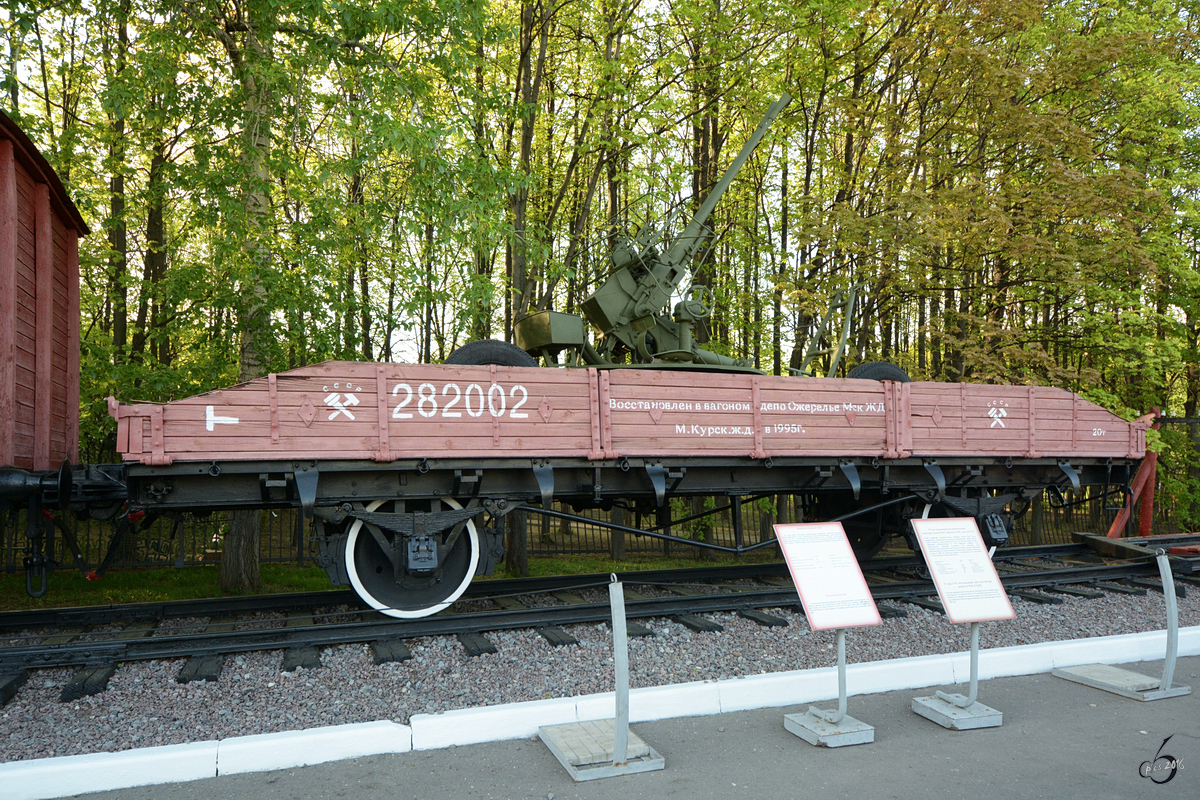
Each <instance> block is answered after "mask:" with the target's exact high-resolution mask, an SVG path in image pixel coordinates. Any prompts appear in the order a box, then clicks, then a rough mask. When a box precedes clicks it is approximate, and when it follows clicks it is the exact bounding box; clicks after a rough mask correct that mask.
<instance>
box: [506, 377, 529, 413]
mask: <svg viewBox="0 0 1200 800" xmlns="http://www.w3.org/2000/svg"><path fill="white" fill-rule="evenodd" d="M518 391H519V392H520V393H521V402H519V403H517V404H516V405H515V406H513V407H512V411H510V412H508V415H509V416H510V417H512V418H513V419H527V418H528V417H529V415H528V414H526V413H525V412H524V411H522V412H521V413H520V414H518V413H517V409H518V408H520V407H521V406H523V405H525V403H527V402H528V401H529V392H527V391H525V387H524V386H522V385H521V384H519V383H518V384H517V385H516V386H514V387H513V388H511V389H509V390H508V396H509V397H516V396H517V392H518Z"/></svg>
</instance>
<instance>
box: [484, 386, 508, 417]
mask: <svg viewBox="0 0 1200 800" xmlns="http://www.w3.org/2000/svg"><path fill="white" fill-rule="evenodd" d="M496 395H499V396H500V410H499V411H497V410H496V404H495V401H494V399H495V397H496ZM507 402H508V401H507V400H506V399H505V397H504V388H503V387H502V386H499V385H497V384H494V383H493V384H492V385H491V386H490V387H488V411H490V412H492V416H493V417H503V416H504V406H505V405H506V404H507Z"/></svg>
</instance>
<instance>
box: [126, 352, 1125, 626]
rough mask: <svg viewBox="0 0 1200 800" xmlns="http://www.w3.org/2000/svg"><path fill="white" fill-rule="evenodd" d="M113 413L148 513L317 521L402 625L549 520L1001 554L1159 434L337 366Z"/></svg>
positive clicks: (676, 377) (787, 390) (792, 391)
mask: <svg viewBox="0 0 1200 800" xmlns="http://www.w3.org/2000/svg"><path fill="white" fill-rule="evenodd" d="M109 411H110V413H111V414H112V415H113V417H114V418H115V419H116V421H117V425H118V428H117V446H118V449H119V451H120V452H121V453H122V456H123V458H124V459H125V470H124V476H123V480H124V483H125V485H127V487H128V491H129V499H130V502H131V503H133V504H134V505H136V506H137V507H139V508H145V509H156V510H160V511H165V510H182V509H190V510H203V509H209V508H213V507H220V508H261V507H272V506H277V507H281V506H299V507H301V508H302V509H303V510H304V512H305V513H306V514H310V515H313V516H315V519H316V523H317V530H318V537H319V543H320V546H321V553H322V563H323V565H324V566H325V568H326V569H327V571H328V572H329V575H330V577H331V579H332V580H333V582H334V583H335V584H350V585H352V586H353V587H354V589H355V590H356V591H357V592H358V594H359V595H360V596H362V598H363V599H364V600H365V601H366V602H367V603H369V604H370V605H371V606H373V607H374V608H377V609H379V610H380V611H382V612H384V613H386V614H391V615H393V616H397V617H415V616H422V615H425V614H430V613H434V612H436V611H438V610H440V609H442V608H445V607H446V606H447V605H448V604H450V603H451V602H453V601H454V599H455V598H457V597H458V596H459V595H460V594H461V593H462V592H463V590H465V588H466V586H467V584H468V583H469V582H470V581H471V579H472V577H474V576H475V575H476V574H477V573H480V572H485V571H489V570H490V568H491V566H492V565H494V563H495V560H496V559H497V558H498V557H499V555H500V553H502V551H503V540H502V536H501V535H500V527H501V526H500V521H501V520H502V519H503V518H504V517H505V516H507V515H508V514H509V513H511V512H512V511H514V510H516V509H519V508H524V509H526V510H529V511H533V512H536V513H550V514H554V515H560V516H561V515H563V512H557V511H552V509H551V501H558V502H559V503H565V504H568V505H570V506H571V507H572V508H574V509H575V510H576V511H580V510H583V509H588V508H611V506H612V505H613V503H614V502H622V503H625V502H627V503H629V504H631V506H632V507H633V508H634V509H635V510H637V511H639V512H642V513H643V514H645V515H648V516H651V517H655V516H657V517H658V518H659V522H660V525H659V530H661V529H664V528H666V527H668V526H669V523H670V519H669V512H668V511H667V509H668V508H669V506H668V502H667V501H669V499H670V498H672V497H688V496H721V497H727V498H730V499H731V502H732V503H733V505H735V506H740V502H741V501H742V500H743V499H744V498H746V497H757V496H766V495H780V494H782V495H799V496H801V497H803V498H804V501H805V505H806V508H807V509H808V510H809V512H810V513H812V514H813V515H816V516H820V517H824V518H830V517H841V518H845V519H846V522H845V525H846V527H847V530H848V533H849V534H850V536H851V538H852V540H853V543H854V546H855V549H856V550H857V551H858V553H859V554H860V555H861V556H867V555H870V554H873V553H874V552H876V551H877V550H878V549H879V548H880V547H881V546H882V545H883V544H884V543H885V542H886V541H887V539H888V538H889V537H890V536H893V535H903V534H904V532H905V530H906V520H907V519H908V518H910V517H911V516H913V515H916V514H921V513H927V512H929V511H931V512H932V513H934V514H946V515H955V516H963V515H965V516H973V517H976V518H978V519H979V521H980V526H981V529H982V530H983V531H985V535H986V536H987V538H988V539H989V541H990V542H991V543H997V544H1001V543H1003V541H1004V540H1005V539H1007V536H1008V533H1009V532H1011V530H1012V526H1013V520H1014V519H1015V518H1016V517H1018V516H1020V515H1021V514H1022V513H1024V511H1025V510H1026V509H1027V508H1028V506H1029V502H1030V500H1031V498H1032V497H1033V496H1034V495H1037V494H1041V492H1042V491H1043V490H1045V489H1046V488H1047V487H1049V488H1051V489H1052V490H1056V491H1062V490H1064V489H1066V488H1069V487H1073V488H1079V487H1080V486H1082V485H1084V484H1088V485H1094V486H1101V487H1108V486H1113V485H1118V486H1119V485H1125V484H1128V482H1129V480H1130V478H1131V476H1132V474H1133V470H1134V469H1136V467H1137V465H1138V463H1139V461H1140V460H1141V458H1142V457H1143V456H1144V455H1145V432H1146V430H1147V428H1148V427H1149V421H1148V420H1143V421H1140V422H1133V423H1130V422H1126V421H1124V420H1122V419H1120V418H1119V417H1116V416H1114V415H1113V414H1110V413H1109V412H1107V411H1105V410H1104V409H1102V408H1100V407H1099V406H1096V405H1095V404H1093V403H1090V402H1088V401H1086V400H1084V399H1082V398H1080V397H1079V396H1078V395H1074V394H1071V393H1070V392H1066V391H1063V390H1061V389H1054V388H1049V387H1034V386H990V385H970V384H946V383H921V382H918V383H910V382H899V381H873V380H852V379H816V378H790V377H784V378H781V377H772V376H766V375H748V374H719V373H700V372H695V371H686V370H684V371H673V370H649V369H610V370H600V369H595V368H589V369H549V368H540V367H508V366H500V365H496V364H486V365H449V364H446V365H428V364H418V365H412V364H364V363H355V362H327V363H324V364H319V365H316V366H311V367H304V368H301V369H295V370H292V371H290V372H284V373H280V374H272V375H269V376H267V377H265V378H260V379H258V380H254V381H250V382H248V383H244V384H241V385H238V386H234V387H231V388H228V389H221V390H219V391H214V392H209V393H207V394H202V395H199V396H196V397H191V398H187V399H184V400H177V401H175V402H171V403H164V404H136V405H127V404H123V403H119V402H117V401H116V400H115V399H111V398H110V400H109ZM568 516H569V515H568ZM739 523H740V519H739V518H737V516H736V515H735V519H734V524H735V530H736V529H737V525H738V524H739ZM628 530H631V531H632V529H628ZM632 532H634V533H639V534H643V535H655V536H665V534H662V533H660V532H657V531H654V530H651V531H640V530H639V531H632ZM676 541H681V542H684V543H688V544H696V543H695V542H691V541H689V540H683V539H676ZM700 544H701V545H703V543H700ZM735 549H736V548H735Z"/></svg>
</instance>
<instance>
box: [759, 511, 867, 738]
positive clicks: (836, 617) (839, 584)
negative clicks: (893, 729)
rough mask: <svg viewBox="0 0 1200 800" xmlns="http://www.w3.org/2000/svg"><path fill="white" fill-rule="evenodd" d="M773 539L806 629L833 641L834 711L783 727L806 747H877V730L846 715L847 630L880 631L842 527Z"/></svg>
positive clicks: (783, 533) (804, 527)
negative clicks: (866, 628)
mask: <svg viewBox="0 0 1200 800" xmlns="http://www.w3.org/2000/svg"><path fill="white" fill-rule="evenodd" d="M775 535H776V538H777V539H778V541H779V546H780V548H781V549H782V550H783V557H784V559H785V560H786V561H787V564H788V571H789V572H790V573H791V574H792V580H793V582H794V583H795V584H796V591H797V592H798V593H799V595H800V602H801V603H802V604H803V605H804V613H805V616H806V617H807V618H808V624H809V626H810V627H811V628H812V629H813V630H814V631H817V630H830V629H832V630H833V631H834V632H835V633H836V635H837V667H838V707H837V711H823V710H821V709H819V708H817V707H815V706H813V707H810V708H809V709H808V712H807V713H804V714H785V715H784V717H783V727H784V728H786V729H787V730H788V731H790V732H791V733H794V734H796V735H797V736H799V737H800V738H801V739H803V740H804V741H806V742H808V743H809V744H814V745H817V746H819V747H844V746H846V745H851V744H869V743H871V742H873V741H875V728H874V727H872V726H871V725H868V724H867V723H865V722H861V721H859V720H857V719H855V718H854V717H850V716H847V715H846V629H847V628H851V627H858V626H863V625H878V624H879V623H880V619H879V609H877V608H876V607H875V601H874V599H873V598H872V597H871V590H870V589H869V588H868V587H867V583H866V581H865V580H864V579H863V575H862V569H861V568H860V567H859V566H858V560H857V559H856V558H855V557H854V551H853V549H852V548H851V547H850V541H849V540H848V539H847V538H846V532H845V530H844V529H843V528H842V524H841V523H840V522H818V523H811V522H810V523H794V524H788V525H776V526H775Z"/></svg>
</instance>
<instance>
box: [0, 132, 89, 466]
mask: <svg viewBox="0 0 1200 800" xmlns="http://www.w3.org/2000/svg"><path fill="white" fill-rule="evenodd" d="M88 232H89V231H88V227H87V224H86V223H85V222H84V221H83V217H82V216H80V214H79V210H78V209H77V208H76V207H75V204H74V203H72V202H71V199H70V197H69V196H68V195H67V192H66V189H64V188H63V185H62V182H61V181H60V180H59V178H58V176H57V175H56V174H55V173H54V170H53V169H51V168H50V165H49V163H47V162H46V159H45V158H44V157H43V156H42V154H41V153H39V152H38V150H37V148H36V147H34V145H33V142H31V141H30V140H29V137H28V136H26V135H25V133H24V132H23V131H22V130H21V129H20V128H19V127H18V126H17V124H16V123H15V122H13V120H12V119H10V118H9V117H8V116H6V115H5V114H4V113H2V112H0V466H15V467H20V468H23V469H37V470H44V469H50V468H51V467H52V466H56V465H57V464H58V463H59V462H61V461H62V460H63V459H70V460H71V461H78V460H79V237H81V236H86V235H87V234H88Z"/></svg>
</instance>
